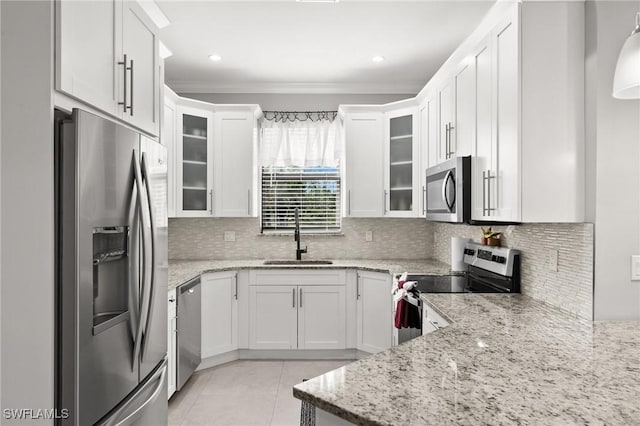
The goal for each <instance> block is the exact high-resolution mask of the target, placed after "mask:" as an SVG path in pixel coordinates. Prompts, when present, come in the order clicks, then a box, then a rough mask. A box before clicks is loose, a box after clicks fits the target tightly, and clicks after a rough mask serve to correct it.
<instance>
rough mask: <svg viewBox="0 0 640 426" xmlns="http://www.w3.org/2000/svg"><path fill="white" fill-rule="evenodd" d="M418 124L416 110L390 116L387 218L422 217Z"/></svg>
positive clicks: (386, 164) (387, 156)
mask: <svg viewBox="0 0 640 426" xmlns="http://www.w3.org/2000/svg"><path fill="white" fill-rule="evenodd" d="M418 130H419V120H418V111H417V109H416V108H410V109H406V110H398V111H393V112H390V113H387V116H386V138H385V203H384V214H385V216H396V217H416V216H418V215H419V214H420V207H421V206H420V195H419V194H420V191H421V188H422V186H421V184H420V172H419V171H420V149H419V145H418V144H419V140H420V138H419V134H418Z"/></svg>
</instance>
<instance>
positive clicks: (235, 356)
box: [196, 349, 371, 371]
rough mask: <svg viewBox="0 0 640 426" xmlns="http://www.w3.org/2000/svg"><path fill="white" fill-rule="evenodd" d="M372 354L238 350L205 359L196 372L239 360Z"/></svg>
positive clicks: (361, 357)
mask: <svg viewBox="0 0 640 426" xmlns="http://www.w3.org/2000/svg"><path fill="white" fill-rule="evenodd" d="M370 355H371V354H370V353H368V352H364V351H360V350H358V349H323V350H303V349H289V350H287V349H278V350H256V349H238V350H235V351H230V352H225V353H223V354H219V355H214V356H211V357H208V358H205V359H203V360H202V361H201V362H200V365H199V366H198V368H197V369H196V371H200V370H205V369H207V368H211V367H216V366H218V365H222V364H226V363H228V362H232V361H237V360H239V359H259V360H266V359H274V360H332V359H336V360H340V359H363V358H366V357H368V356H370Z"/></svg>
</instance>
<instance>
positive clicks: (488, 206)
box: [487, 170, 496, 216]
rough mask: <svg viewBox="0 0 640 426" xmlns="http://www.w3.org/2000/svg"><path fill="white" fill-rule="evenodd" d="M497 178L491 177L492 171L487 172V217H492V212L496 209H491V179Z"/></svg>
mask: <svg viewBox="0 0 640 426" xmlns="http://www.w3.org/2000/svg"><path fill="white" fill-rule="evenodd" d="M495 178H496V176H495V175H494V176H491V170H487V216H491V212H492V211H494V210H495V208H493V207H491V179H495Z"/></svg>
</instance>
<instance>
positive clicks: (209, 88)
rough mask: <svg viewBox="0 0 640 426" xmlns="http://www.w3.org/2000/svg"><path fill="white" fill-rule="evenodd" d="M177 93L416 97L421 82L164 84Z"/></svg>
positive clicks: (192, 82) (194, 82)
mask: <svg viewBox="0 0 640 426" xmlns="http://www.w3.org/2000/svg"><path fill="white" fill-rule="evenodd" d="M166 84H167V86H169V87H171V89H172V90H173V91H175V92H176V93H288V94H335V93H343V94H377V95H379V94H407V95H415V94H416V93H418V92H419V91H420V90H421V89H422V88H423V87H424V82H402V83H395V82H387V83H273V82H252V83H242V84H220V83H211V82H205V81H189V82H185V81H171V80H169V81H167V83H166Z"/></svg>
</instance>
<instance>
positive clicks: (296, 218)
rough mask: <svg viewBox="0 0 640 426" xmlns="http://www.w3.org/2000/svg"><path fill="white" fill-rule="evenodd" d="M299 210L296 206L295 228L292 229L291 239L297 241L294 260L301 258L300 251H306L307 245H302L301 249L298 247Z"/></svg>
mask: <svg viewBox="0 0 640 426" xmlns="http://www.w3.org/2000/svg"><path fill="white" fill-rule="evenodd" d="M299 210H300V209H298V208H297V207H296V212H295V222H296V228H295V230H294V231H293V239H294V240H295V242H296V243H297V248H296V260H302V253H306V252H307V246H304V248H303V249H301V248H300V211H299Z"/></svg>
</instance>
